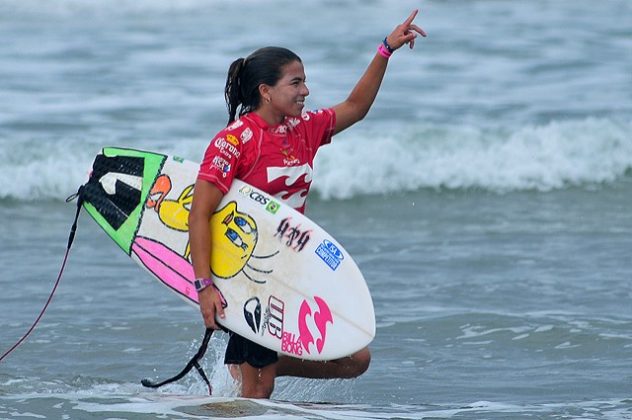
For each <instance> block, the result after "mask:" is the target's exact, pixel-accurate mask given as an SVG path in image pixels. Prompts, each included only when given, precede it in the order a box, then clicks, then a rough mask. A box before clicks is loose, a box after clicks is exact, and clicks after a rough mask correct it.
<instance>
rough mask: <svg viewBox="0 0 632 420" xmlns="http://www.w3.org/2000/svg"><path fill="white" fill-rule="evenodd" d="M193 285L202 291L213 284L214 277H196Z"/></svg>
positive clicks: (198, 290)
mask: <svg viewBox="0 0 632 420" xmlns="http://www.w3.org/2000/svg"><path fill="white" fill-rule="evenodd" d="M193 285H194V286H195V290H197V292H198V293H200V292H201V291H202V290H204V289H206V288H207V287H209V286H212V285H213V279H212V278H210V277H206V278H200V279H195V281H194V282H193Z"/></svg>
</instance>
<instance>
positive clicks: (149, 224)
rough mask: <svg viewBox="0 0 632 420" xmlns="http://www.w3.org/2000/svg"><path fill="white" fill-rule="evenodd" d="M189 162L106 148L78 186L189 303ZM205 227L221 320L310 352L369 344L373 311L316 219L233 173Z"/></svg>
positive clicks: (116, 235) (123, 240) (275, 345)
mask: <svg viewBox="0 0 632 420" xmlns="http://www.w3.org/2000/svg"><path fill="white" fill-rule="evenodd" d="M198 168H199V165H198V164H196V163H193V162H190V161H187V160H184V159H180V158H177V157H173V156H168V155H163V154H158V153H152V152H145V151H139V150H131V149H120V148H111V147H109V148H104V149H103V150H102V152H101V153H100V154H99V155H97V157H96V159H95V161H94V165H93V169H92V174H91V176H90V179H89V181H88V182H87V183H86V184H85V186H84V199H85V202H84V207H85V208H86V210H87V211H88V213H89V214H90V215H91V216H92V217H93V218H94V219H95V221H96V222H97V223H98V224H99V225H100V226H101V227H102V228H103V229H104V230H105V231H106V232H107V233H108V235H109V236H110V237H111V238H112V239H113V240H114V241H115V242H116V243H117V244H118V245H119V246H120V247H121V248H122V249H123V250H124V251H125V252H126V253H127V254H128V255H129V256H130V257H131V258H132V259H133V260H134V261H136V262H137V263H138V264H139V265H140V266H142V267H143V268H145V269H146V270H147V271H149V272H150V273H151V274H152V275H153V276H154V277H155V278H156V279H158V280H159V281H160V282H162V283H163V284H164V285H166V286H167V287H169V288H170V289H171V290H172V291H173V292H175V293H176V294H178V295H179V296H181V297H182V298H184V299H185V300H186V301H187V302H189V303H191V304H193V305H197V302H198V297H197V292H196V290H195V287H194V286H193V281H194V273H193V268H192V266H191V262H190V258H189V243H188V239H189V237H188V215H189V209H190V204H191V201H192V197H193V194H194V190H193V187H194V184H195V179H196V176H197V171H198ZM211 226H212V229H211V232H212V244H213V250H212V255H211V270H212V272H213V277H214V280H215V284H216V285H217V287H218V289H219V290H220V292H221V294H222V296H223V299H224V303H225V306H226V307H225V314H226V318H225V319H224V320H220V322H221V324H222V325H223V326H224V327H226V328H228V329H230V330H232V331H234V332H236V333H237V334H240V335H242V336H244V337H246V338H248V339H250V340H252V341H254V342H256V343H259V344H261V345H263V346H265V347H267V348H269V349H272V350H275V351H277V352H279V353H282V354H286V355H290V356H294V357H298V358H302V359H310V360H331V359H336V358H340V357H343V356H347V355H350V354H352V353H354V352H356V351H358V350H360V349H362V348H363V347H365V346H366V345H368V344H369V343H370V342H371V340H372V339H373V337H374V336H375V315H374V310H373V302H372V300H371V295H370V293H369V290H368V287H367V285H366V282H365V280H364V278H363V276H362V273H361V272H360V270H359V269H358V267H357V265H356V264H355V263H354V261H353V259H352V258H351V256H350V255H349V253H347V252H346V251H345V249H344V248H343V247H342V245H341V244H340V243H338V242H337V241H336V240H335V239H334V238H333V237H332V236H331V235H329V234H328V233H327V232H325V231H324V230H323V229H322V228H320V227H319V226H318V225H317V224H316V223H314V222H313V221H311V220H310V219H309V218H307V217H305V216H304V215H302V214H301V213H299V212H297V211H296V210H294V209H293V208H291V207H289V206H287V205H285V204H284V203H282V202H281V201H279V200H278V199H276V198H274V197H271V196H270V195H268V194H266V193H265V192H263V191H260V190H258V189H257V188H255V187H253V186H250V185H248V184H246V183H244V182H242V181H239V180H235V181H234V182H233V185H232V188H231V190H230V191H229V192H228V194H226V195H225V196H224V198H223V200H222V201H221V203H220V205H219V206H218V209H217V211H216V213H215V214H214V215H213V218H212V220H211ZM200 322H202V321H201V319H200Z"/></svg>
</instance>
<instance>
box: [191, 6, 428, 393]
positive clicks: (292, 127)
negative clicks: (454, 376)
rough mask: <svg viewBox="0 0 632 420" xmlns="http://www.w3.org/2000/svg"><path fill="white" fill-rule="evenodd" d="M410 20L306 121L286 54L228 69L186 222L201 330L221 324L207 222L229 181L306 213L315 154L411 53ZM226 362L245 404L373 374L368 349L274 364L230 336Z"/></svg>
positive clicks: (297, 77)
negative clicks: (220, 124)
mask: <svg viewBox="0 0 632 420" xmlns="http://www.w3.org/2000/svg"><path fill="white" fill-rule="evenodd" d="M416 15H417V10H415V11H413V12H412V13H411V15H410V16H409V17H408V19H406V21H405V22H404V23H402V24H401V25H398V26H397V27H396V28H395V29H394V30H393V32H392V33H391V34H390V35H388V36H387V37H386V38H385V39H384V41H383V42H382V43H381V44H379V47H378V51H377V53H376V54H375V57H374V58H373V60H372V61H371V63H370V64H369V66H368V68H367V70H366V71H365V73H364V75H363V76H362V77H361V78H360V80H359V81H358V83H357V84H356V86H355V88H354V89H353V91H352V92H351V94H350V95H349V97H348V98H347V99H346V100H345V101H344V102H342V103H340V104H338V105H336V106H334V107H333V108H329V109H323V110H319V111H317V112H305V113H304V112H303V107H304V104H305V98H306V97H307V96H308V95H309V90H308V89H307V86H306V85H305V71H304V68H303V63H302V62H301V60H300V58H299V57H298V56H297V55H296V54H294V53H293V52H291V51H289V50H287V49H284V48H277V47H267V48H262V49H260V50H257V51H255V52H254V53H252V54H251V55H250V56H249V57H247V58H246V59H243V58H240V59H238V60H235V62H233V63H232V64H231V66H230V69H229V72H228V78H227V81H226V91H225V94H226V103H227V105H228V113H229V121H228V123H229V124H228V127H226V128H225V129H224V130H222V131H220V132H219V133H218V134H217V135H216V136H215V138H214V139H213V140H212V141H211V143H210V144H209V146H208V149H207V150H206V153H205V156H204V160H203V162H202V164H201V165H200V172H199V174H198V179H197V181H196V184H195V196H194V199H193V203H192V208H191V212H190V216H189V235H190V244H191V259H192V261H193V268H194V271H195V276H196V279H197V281H196V287H198V295H199V301H200V310H201V312H202V316H203V318H204V323H205V325H206V326H207V327H209V328H214V329H218V328H219V326H218V324H217V323H216V322H215V317H216V316H217V317H219V318H220V319H221V318H223V317H224V310H223V308H222V303H221V297H220V294H219V293H218V291H217V289H216V288H215V287H214V286H213V285H212V281H211V280H210V277H211V272H210V268H209V255H210V251H211V243H210V233H209V229H208V226H209V220H210V218H211V215H212V214H213V212H214V211H215V210H216V208H217V206H218V204H219V202H220V200H221V199H222V197H223V195H224V194H226V193H227V192H228V190H229V189H230V185H231V182H232V180H233V179H234V178H235V177H237V178H239V179H242V180H244V181H246V182H248V183H250V184H252V185H254V186H256V187H258V188H260V189H262V190H264V191H266V192H268V193H269V194H271V195H274V196H275V197H277V198H280V199H282V200H284V201H285V202H286V203H288V204H289V205H291V206H292V207H294V208H296V209H297V210H298V211H301V212H303V211H304V208H305V199H306V198H307V193H308V190H309V186H310V183H311V180H312V162H313V159H314V156H315V154H316V151H317V150H318V148H319V147H320V146H322V145H325V144H327V143H329V142H330V141H331V137H332V136H333V135H335V134H337V133H339V132H341V131H342V130H344V129H346V128H348V127H350V126H351V125H353V124H355V123H356V122H358V121H360V120H361V119H362V118H364V116H365V115H366V114H367V112H368V111H369V109H370V107H371V105H372V104H373V101H374V100H375V96H376V95H377V92H378V90H379V87H380V84H381V82H382V79H383V77H384V73H385V72H386V66H387V63H388V59H389V57H390V56H391V54H392V53H393V51H395V50H397V49H398V48H400V47H402V46H403V45H404V44H409V45H410V48H413V46H414V40H415V38H416V37H417V34H419V35H422V36H425V35H426V34H425V33H424V31H423V30H422V29H421V28H420V27H418V26H417V25H415V24H414V23H413V20H414V19H415V16H416ZM238 112H239V118H238V119H236V117H237V113H238ZM224 362H225V363H226V364H229V365H237V366H239V371H240V373H241V382H242V388H241V395H242V396H243V397H249V398H268V397H270V395H271V394H272V391H273V389H274V380H275V378H276V377H277V376H283V375H289V376H301V377H308V378H353V377H356V376H359V375H361V374H362V373H363V372H364V371H366V369H367V368H368V366H369V362H370V353H369V350H368V348H365V349H363V350H360V351H359V352H357V353H355V354H353V355H351V356H349V357H346V358H343V359H339V360H334V361H329V362H314V361H302V360H299V359H294V358H291V357H287V356H280V357H279V356H278V355H277V353H275V352H274V351H272V350H269V349H266V348H264V347H262V346H259V345H258V344H256V343H253V342H251V341H248V340H246V339H244V338H242V337H240V336H238V335H236V334H232V333H231V337H230V339H229V343H228V346H227V349H226V357H225V361H224Z"/></svg>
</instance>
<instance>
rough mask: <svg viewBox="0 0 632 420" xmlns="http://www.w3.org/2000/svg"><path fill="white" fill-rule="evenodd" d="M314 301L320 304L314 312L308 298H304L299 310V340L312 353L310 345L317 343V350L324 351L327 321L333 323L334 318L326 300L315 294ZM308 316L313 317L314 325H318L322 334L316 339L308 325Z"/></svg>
mask: <svg viewBox="0 0 632 420" xmlns="http://www.w3.org/2000/svg"><path fill="white" fill-rule="evenodd" d="M314 302H316V305H318V310H317V311H315V312H314V314H313V315H312V308H311V307H310V306H309V303H307V300H304V301H303V303H302V304H301V307H300V309H299V312H298V332H299V340H300V341H301V344H302V345H303V348H304V349H305V351H306V352H307V353H310V354H311V352H310V350H309V345H310V344H315V345H316V350H317V351H318V354H320V353H322V352H323V347H325V341H326V339H327V323H328V322H329V323H331V324H332V325H333V323H334V319H333V316H332V314H331V310H330V309H329V306H328V305H327V303H325V301H324V300H323V299H321V298H319V297H318V296H314ZM307 317H311V318H312V319H313V323H314V325H316V329H317V330H318V333H319V334H320V337H318V338H316V340H315V341H314V336H313V335H312V332H311V331H310V329H309V327H308V326H307Z"/></svg>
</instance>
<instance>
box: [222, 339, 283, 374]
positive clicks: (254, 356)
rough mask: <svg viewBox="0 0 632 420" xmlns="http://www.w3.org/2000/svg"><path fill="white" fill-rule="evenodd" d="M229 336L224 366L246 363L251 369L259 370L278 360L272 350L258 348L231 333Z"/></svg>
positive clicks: (258, 346)
mask: <svg viewBox="0 0 632 420" xmlns="http://www.w3.org/2000/svg"><path fill="white" fill-rule="evenodd" d="M229 334H230V338H229V339H228V345H227V346H226V355H225V356H224V364H226V365H241V364H242V363H244V362H246V363H248V364H249V365H250V366H252V367H255V368H257V369H261V368H264V367H266V366H268V365H271V364H272V363H276V362H277V361H278V360H279V356H278V355H277V353H276V352H275V351H274V350H270V349H267V348H265V347H263V346H260V345H259V344H257V343H254V342H252V341H250V340H248V339H245V338H243V337H242V336H240V335H237V334H235V333H234V332H232V331H231V332H229Z"/></svg>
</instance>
